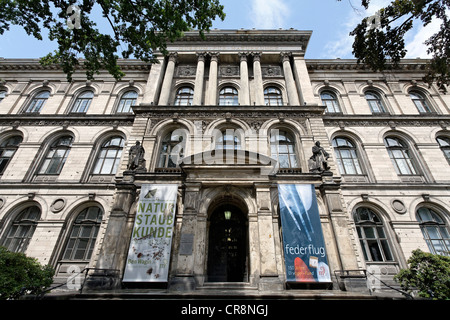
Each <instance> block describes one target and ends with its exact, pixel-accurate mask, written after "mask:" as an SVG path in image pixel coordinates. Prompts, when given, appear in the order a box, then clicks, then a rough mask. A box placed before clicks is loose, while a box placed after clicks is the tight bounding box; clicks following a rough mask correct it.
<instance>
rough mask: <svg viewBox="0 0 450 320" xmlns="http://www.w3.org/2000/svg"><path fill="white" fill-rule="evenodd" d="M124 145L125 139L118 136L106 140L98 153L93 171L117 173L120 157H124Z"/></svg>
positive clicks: (97, 172)
mask: <svg viewBox="0 0 450 320" xmlns="http://www.w3.org/2000/svg"><path fill="white" fill-rule="evenodd" d="M123 146H124V139H123V138H122V137H118V136H116V137H112V138H110V139H108V140H107V141H106V142H104V143H103V144H102V146H101V148H100V152H99V153H98V156H97V160H96V162H95V166H94V170H93V171H92V173H93V174H116V172H117V168H118V167H119V162H120V158H121V157H122V150H123Z"/></svg>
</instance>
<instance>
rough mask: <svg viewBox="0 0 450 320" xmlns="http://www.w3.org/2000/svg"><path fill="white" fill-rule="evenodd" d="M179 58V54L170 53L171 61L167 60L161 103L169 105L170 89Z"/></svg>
mask: <svg viewBox="0 0 450 320" xmlns="http://www.w3.org/2000/svg"><path fill="white" fill-rule="evenodd" d="M176 60H177V54H176V53H171V54H170V55H169V61H168V62H167V68H166V73H165V75H164V81H163V84H162V88H161V95H160V97H159V103H158V104H159V105H167V104H168V103H169V98H170V91H171V89H172V80H173V74H174V72H175V63H176Z"/></svg>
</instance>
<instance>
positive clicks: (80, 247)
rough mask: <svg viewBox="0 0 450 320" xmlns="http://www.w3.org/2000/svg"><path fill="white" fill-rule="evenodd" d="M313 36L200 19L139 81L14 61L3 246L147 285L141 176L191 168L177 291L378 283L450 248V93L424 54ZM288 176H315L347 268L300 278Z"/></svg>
mask: <svg viewBox="0 0 450 320" xmlns="http://www.w3.org/2000/svg"><path fill="white" fill-rule="evenodd" d="M310 36H311V32H307V31H297V30H265V31H259V30H228V31H225V30H214V31H211V32H210V33H209V34H206V39H201V38H200V37H199V36H198V34H197V33H195V32H192V33H190V32H188V33H186V34H185V36H184V37H183V38H182V39H181V40H179V41H176V42H174V43H171V44H169V46H168V50H169V52H170V54H169V55H168V56H166V57H164V56H162V55H161V56H157V57H158V59H159V63H157V64H152V65H149V64H146V63H143V62H140V61H134V60H123V61H121V62H120V64H121V66H122V68H123V70H124V71H125V73H126V76H125V77H124V78H123V79H122V80H121V81H115V80H114V79H113V78H112V77H111V76H110V75H108V74H107V73H106V72H104V73H101V74H99V75H98V76H97V77H96V79H95V80H94V81H86V79H85V76H84V73H83V70H79V72H77V73H76V74H75V76H74V80H73V81H72V82H70V83H69V82H67V80H66V77H65V74H64V73H63V72H62V70H59V69H58V68H56V67H43V66H41V65H40V64H39V63H38V61H35V60H14V59H3V60H0V81H1V82H0V99H1V100H0V114H1V117H0V152H1V154H0V245H2V246H5V247H7V248H8V249H9V250H12V251H21V252H25V253H26V254H27V255H28V256H32V257H35V258H37V259H38V260H39V261H40V262H41V263H43V264H50V265H52V266H54V267H55V269H56V275H55V283H64V282H65V281H67V279H68V278H69V277H70V276H71V275H72V274H73V273H74V272H75V273H76V272H78V271H80V270H84V268H88V269H87V271H85V273H86V274H87V282H86V284H85V285H86V287H89V286H90V287H91V288H94V287H97V288H103V289H105V288H106V289H107V288H109V289H111V288H117V287H121V286H125V287H132V286H131V285H130V284H127V283H125V282H123V281H122V280H123V274H124V272H125V269H126V268H127V263H128V262H127V261H128V258H129V256H128V252H129V249H130V239H131V238H132V234H134V232H135V231H134V229H133V228H134V223H135V221H137V220H136V216H137V211H138V208H139V199H140V196H141V190H142V188H143V186H144V185H176V186H177V190H178V194H177V197H176V198H177V199H176V210H175V215H174V221H173V229H172V231H173V232H172V233H171V237H172V243H171V250H170V257H169V259H168V261H165V263H166V264H167V268H168V270H169V271H168V273H169V276H168V279H167V281H166V282H164V283H165V285H166V286H167V288H168V289H169V290H173V291H182V292H185V291H195V290H202V289H212V290H213V289H221V290H223V289H229V290H234V289H236V288H239V289H241V290H250V291H251V290H258V291H259V292H273V291H279V292H282V291H284V290H289V289H302V288H304V287H308V288H320V289H331V290H347V291H352V290H354V291H369V290H370V291H372V292H376V291H380V290H384V289H388V286H387V285H393V284H394V282H393V281H392V277H393V275H395V274H396V273H397V272H398V271H399V270H400V269H401V268H405V267H406V266H407V262H406V261H407V259H408V257H409V256H410V255H411V252H412V251H413V250H414V249H417V248H419V249H422V250H424V251H427V252H433V253H438V254H445V255H448V254H449V253H448V252H449V251H448V250H449V249H448V248H449V246H450V243H449V241H450V240H449V236H448V232H449V231H448V230H449V223H450V215H449V213H450V211H449V210H450V196H449V194H448V190H449V184H450V170H447V169H448V168H449V163H450V131H449V126H450V115H449V108H450V98H449V96H448V95H444V94H442V93H440V92H439V91H438V90H437V88H436V87H434V86H432V87H428V86H427V85H425V84H424V83H423V82H422V77H423V75H424V72H425V71H424V70H425V63H426V61H424V60H420V59H415V60H404V61H402V63H401V64H400V67H399V68H398V69H396V70H392V71H389V72H383V73H375V72H373V71H371V70H369V69H367V68H365V67H364V66H362V65H359V64H357V63H356V61H354V60H341V59H332V60H312V59H305V58H304V55H305V51H306V49H307V45H308V42H309V39H310ZM316 152H321V154H320V155H319V154H316ZM286 184H289V185H290V184H295V185H311V186H313V190H314V192H313V195H312V196H313V197H315V199H317V207H318V212H319V218H320V225H321V231H322V233H323V241H324V244H325V248H326V256H327V261H328V268H329V269H328V271H327V273H328V275H329V281H325V282H323V283H313V284H311V283H309V284H308V285H307V286H301V285H299V284H298V283H292V282H291V281H289V277H288V276H287V273H288V272H287V268H286V263H285V261H286V260H285V259H286V255H287V254H288V248H287V244H286V243H285V241H284V240H283V236H284V234H286V232H284V234H283V229H284V228H283V227H282V221H281V220H282V218H281V213H280V194H279V193H280V191H279V190H280V189H279V186H280V185H286ZM224 212H227V213H229V214H231V217H230V215H228V216H227V215H225V216H224V215H223V213H224ZM224 230H225V231H224ZM310 265H311V260H310ZM83 279H84V275H83ZM67 287H68V289H70V288H71V287H73V286H70V285H67ZM148 287H150V288H151V287H152V284H151V283H150V284H149V285H148Z"/></svg>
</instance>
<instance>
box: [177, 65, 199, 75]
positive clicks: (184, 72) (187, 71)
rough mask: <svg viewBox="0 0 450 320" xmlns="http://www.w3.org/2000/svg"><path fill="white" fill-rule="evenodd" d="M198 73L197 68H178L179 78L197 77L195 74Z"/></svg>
mask: <svg viewBox="0 0 450 320" xmlns="http://www.w3.org/2000/svg"><path fill="white" fill-rule="evenodd" d="M196 72H197V67H196V66H189V65H187V66H178V67H177V71H176V76H177V77H188V78H189V77H191V78H194V77H195V73H196Z"/></svg>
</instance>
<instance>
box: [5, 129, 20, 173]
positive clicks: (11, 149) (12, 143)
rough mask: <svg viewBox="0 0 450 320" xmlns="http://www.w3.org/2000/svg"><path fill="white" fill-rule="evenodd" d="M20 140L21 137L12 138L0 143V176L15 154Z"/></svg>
mask: <svg viewBox="0 0 450 320" xmlns="http://www.w3.org/2000/svg"><path fill="white" fill-rule="evenodd" d="M22 140H23V138H22V137H21V136H13V137H10V138H8V139H6V140H5V141H3V142H2V143H0V175H1V174H3V173H4V172H5V169H6V166H7V165H8V163H9V162H10V161H11V159H12V157H13V156H14V154H15V153H16V151H17V149H18V148H19V144H20V143H21V142H22Z"/></svg>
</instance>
